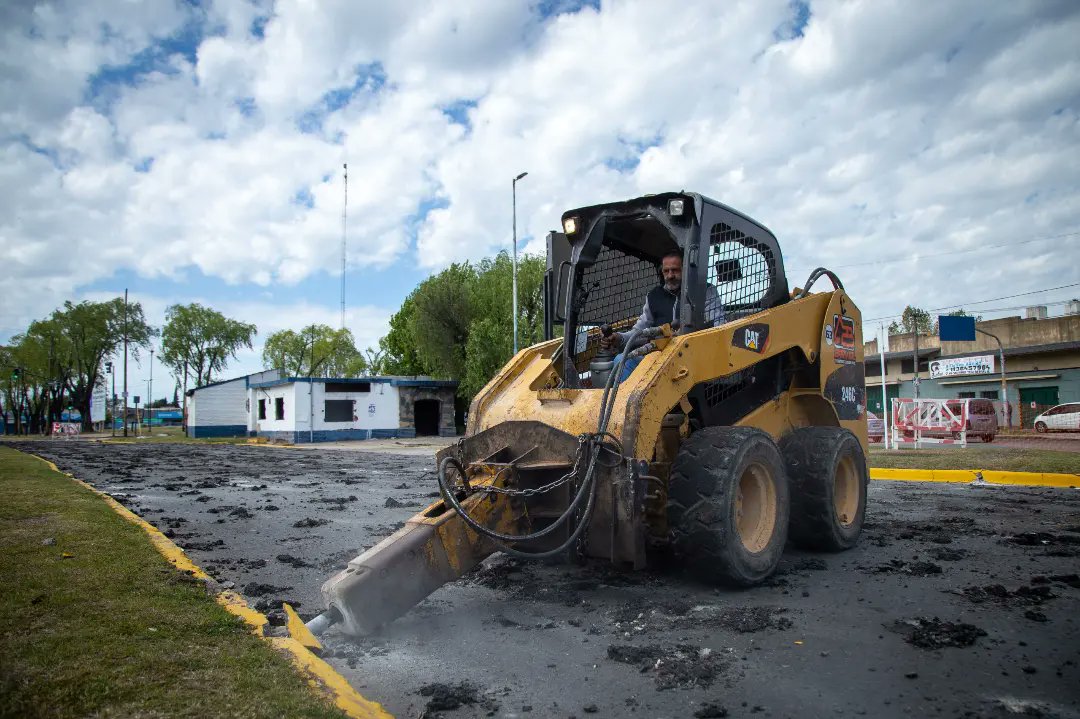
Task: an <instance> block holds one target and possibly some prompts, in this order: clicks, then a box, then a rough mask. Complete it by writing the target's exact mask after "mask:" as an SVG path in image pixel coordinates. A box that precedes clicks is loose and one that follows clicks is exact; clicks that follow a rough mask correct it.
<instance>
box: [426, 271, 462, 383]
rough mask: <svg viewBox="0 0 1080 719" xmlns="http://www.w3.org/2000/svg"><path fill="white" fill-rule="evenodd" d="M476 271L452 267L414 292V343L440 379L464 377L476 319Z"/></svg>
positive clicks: (428, 365) (434, 276) (427, 364)
mask: <svg viewBox="0 0 1080 719" xmlns="http://www.w3.org/2000/svg"><path fill="white" fill-rule="evenodd" d="M475 282H476V270H474V269H473V268H472V266H471V265H469V264H468V263H465V264H453V265H450V266H449V267H447V268H446V269H445V270H443V271H442V272H440V273H439V274H437V275H432V276H431V277H429V278H427V279H426V280H424V281H423V282H421V283H420V285H419V286H418V287H417V288H416V291H415V292H413V302H414V303H415V304H416V312H415V315H414V316H413V321H412V327H413V342H414V343H415V346H416V354H417V356H418V357H419V358H420V361H421V362H422V363H423V365H424V366H425V367H427V368H429V369H430V370H431V372H432V374H434V375H435V376H438V377H462V376H463V375H464V374H465V345H466V344H467V343H468V340H469V325H471V324H472V319H473V302H472V300H473V297H472V290H473V285H474V284H475Z"/></svg>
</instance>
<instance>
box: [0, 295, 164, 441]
mask: <svg viewBox="0 0 1080 719" xmlns="http://www.w3.org/2000/svg"><path fill="white" fill-rule="evenodd" d="M125 334H126V335H127V337H128V341H129V346H130V348H131V349H132V351H133V354H134V356H135V357H136V359H137V358H138V356H139V350H140V348H146V347H148V346H149V343H150V339H151V338H152V337H154V336H155V334H156V331H155V330H154V328H152V327H151V326H150V325H148V324H147V323H146V318H145V316H144V315H143V311H142V307H141V306H140V305H139V303H137V302H135V303H129V304H127V305H125V303H124V301H123V300H122V299H120V298H117V299H114V300H109V301H107V302H80V303H78V304H74V303H72V302H65V303H64V306H63V308H61V309H57V310H55V311H53V313H52V314H51V315H50V316H49V317H48V318H47V319H43V320H35V321H34V322H31V323H30V326H29V327H28V328H27V330H26V332H24V333H22V334H19V335H16V336H14V337H13V338H12V344H11V346H10V347H8V348H7V351H6V352H5V356H4V358H3V361H4V362H5V363H7V364H8V365H9V367H8V368H6V378H7V379H6V381H5V382H4V383H3V393H4V395H5V399H6V404H7V405H8V406H10V407H12V408H13V409H14V408H17V413H18V417H19V422H20V424H21V421H22V417H23V415H25V416H26V418H27V420H28V425H29V426H28V427H26V428H22V429H25V430H27V431H30V432H43V431H45V429H46V427H47V424H48V422H49V421H51V420H55V419H59V416H60V413H61V412H62V411H63V410H64V409H65V408H66V407H67V406H69V405H70V406H73V407H75V408H76V409H78V410H79V412H80V414H81V415H82V419H83V427H84V428H86V429H89V428H90V399H91V397H92V395H93V388H94V387H95V386H96V385H97V384H98V382H99V380H100V378H101V373H102V367H103V364H104V360H105V358H106V357H109V356H111V355H113V354H115V353H116V352H117V351H118V350H119V349H120V347H121V346H122V344H123V341H124V336H125ZM14 367H18V368H20V369H21V373H20V377H19V379H18V380H14V378H13V377H12V372H11V370H12V369H13V368H14Z"/></svg>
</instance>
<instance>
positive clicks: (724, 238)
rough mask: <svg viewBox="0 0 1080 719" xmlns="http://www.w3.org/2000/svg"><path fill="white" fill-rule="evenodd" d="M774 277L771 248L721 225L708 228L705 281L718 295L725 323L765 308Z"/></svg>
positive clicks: (773, 260)
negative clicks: (707, 263) (706, 277)
mask: <svg viewBox="0 0 1080 719" xmlns="http://www.w3.org/2000/svg"><path fill="white" fill-rule="evenodd" d="M732 260H735V261H736V262H737V263H738V270H737V271H736V269H735V262H732ZM775 274H776V260H775V259H774V257H773V253H772V250H771V249H769V248H768V247H766V246H764V245H762V244H760V243H758V242H757V241H755V240H754V239H753V238H752V237H749V236H747V235H745V234H743V233H742V232H740V231H739V230H736V229H733V228H732V227H730V226H728V225H726V224H724V223H723V222H717V223H716V224H715V225H713V226H712V230H711V231H710V233H709V275H708V282H709V284H710V285H712V286H713V287H715V288H716V291H717V293H719V295H720V303H721V304H722V305H723V306H724V314H725V316H726V319H727V320H728V321H730V320H733V319H738V317H739V316H743V315H747V314H752V313H754V312H760V311H761V310H763V309H765V307H764V306H763V304H762V303H763V302H764V301H765V299H766V298H767V297H768V296H769V290H770V289H771V288H772V282H773V277H774V276H775Z"/></svg>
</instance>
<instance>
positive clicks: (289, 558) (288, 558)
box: [277, 554, 315, 569]
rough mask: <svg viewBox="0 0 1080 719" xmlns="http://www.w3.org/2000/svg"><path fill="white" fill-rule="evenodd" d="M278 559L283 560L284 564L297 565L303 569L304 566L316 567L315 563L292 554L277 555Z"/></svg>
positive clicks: (296, 566)
mask: <svg viewBox="0 0 1080 719" xmlns="http://www.w3.org/2000/svg"><path fill="white" fill-rule="evenodd" d="M277 560H278V561H279V562H281V563H282V564H288V565H289V566H291V567H295V568H297V569H302V568H303V567H314V566H315V565H314V564H309V563H308V562H305V561H304V560H303V559H300V557H294V556H293V555H291V554H279V555H277Z"/></svg>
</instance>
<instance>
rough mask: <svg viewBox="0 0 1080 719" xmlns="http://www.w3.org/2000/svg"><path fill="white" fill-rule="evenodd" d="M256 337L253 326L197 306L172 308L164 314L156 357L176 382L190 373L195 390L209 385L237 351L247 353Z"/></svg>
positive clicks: (234, 356) (176, 306)
mask: <svg viewBox="0 0 1080 719" xmlns="http://www.w3.org/2000/svg"><path fill="white" fill-rule="evenodd" d="M256 334H257V329H256V328H255V325H252V324H247V323H245V322H239V321H237V320H231V319H229V318H228V317H226V316H225V315H223V314H221V313H220V312H218V311H217V310H214V309H211V308H209V307H203V306H202V305H200V304H198V303H194V302H193V303H191V304H189V305H172V306H171V307H169V308H168V309H167V310H165V327H164V328H163V330H162V334H161V345H162V346H161V354H160V355H159V357H160V359H161V362H162V364H164V365H166V366H167V367H169V369H171V370H172V373H173V376H175V377H177V378H178V379H179V378H180V377H183V376H186V375H187V373H188V372H189V371H190V372H192V373H193V374H194V380H195V385H196V386H200V385H204V384H210V382H212V381H213V376H214V375H215V374H220V373H221V372H222V371H223V370H225V368H226V367H227V366H228V362H229V360H230V359H235V358H236V353H237V352H238V351H239V350H240V349H241V348H243V347H247V348H248V349H251V346H252V345H251V343H252V338H254V336H255V335H256Z"/></svg>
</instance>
